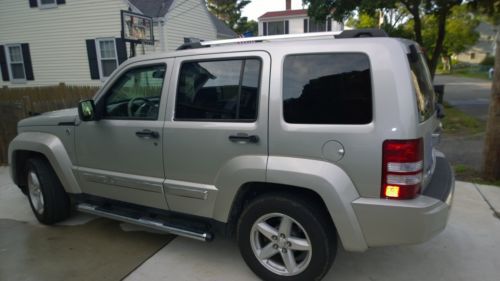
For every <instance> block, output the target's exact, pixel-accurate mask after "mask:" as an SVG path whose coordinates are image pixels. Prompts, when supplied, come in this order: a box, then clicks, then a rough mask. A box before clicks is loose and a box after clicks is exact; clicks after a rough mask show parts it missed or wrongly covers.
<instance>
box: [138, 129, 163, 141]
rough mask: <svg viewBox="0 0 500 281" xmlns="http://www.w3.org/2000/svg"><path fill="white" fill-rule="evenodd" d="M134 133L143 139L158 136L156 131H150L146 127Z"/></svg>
mask: <svg viewBox="0 0 500 281" xmlns="http://www.w3.org/2000/svg"><path fill="white" fill-rule="evenodd" d="M135 135H136V136H138V137H140V138H143V139H157V138H159V137H160V134H159V133H158V132H156V131H151V130H148V129H144V130H142V131H138V132H135Z"/></svg>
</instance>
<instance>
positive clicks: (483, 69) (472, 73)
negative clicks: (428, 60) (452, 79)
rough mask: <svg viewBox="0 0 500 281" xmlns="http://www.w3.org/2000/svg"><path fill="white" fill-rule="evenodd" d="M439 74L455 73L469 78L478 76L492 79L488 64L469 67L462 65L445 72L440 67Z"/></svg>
mask: <svg viewBox="0 0 500 281" xmlns="http://www.w3.org/2000/svg"><path fill="white" fill-rule="evenodd" d="M436 73H437V74H440V75H454V76H462V77H468V78H478V79H484V80H490V79H489V78H488V67H487V66H478V65H472V66H467V67H460V68H458V67H457V68H455V69H452V70H451V72H443V71H442V69H440V68H438V69H437V70H436Z"/></svg>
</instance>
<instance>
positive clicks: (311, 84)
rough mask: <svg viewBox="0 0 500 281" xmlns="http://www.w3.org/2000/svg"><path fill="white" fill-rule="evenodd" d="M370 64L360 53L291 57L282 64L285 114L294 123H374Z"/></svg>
mask: <svg viewBox="0 0 500 281" xmlns="http://www.w3.org/2000/svg"><path fill="white" fill-rule="evenodd" d="M370 71H371V70H370V61H369V59H368V56H367V55H366V54H361V53H328V54H301V55H289V56H287V57H286V58H285V61H284V64H283V115H284V119H285V121H286V122H287V123H295V124H367V123H370V122H371V121H372V86H371V73H370Z"/></svg>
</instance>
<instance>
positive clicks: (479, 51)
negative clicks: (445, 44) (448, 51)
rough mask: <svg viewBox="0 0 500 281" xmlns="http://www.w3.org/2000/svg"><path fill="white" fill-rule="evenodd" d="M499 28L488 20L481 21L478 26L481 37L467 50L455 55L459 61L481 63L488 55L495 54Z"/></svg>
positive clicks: (477, 30) (477, 29)
mask: <svg viewBox="0 0 500 281" xmlns="http://www.w3.org/2000/svg"><path fill="white" fill-rule="evenodd" d="M497 31H498V30H497V28H496V27H495V26H494V25H491V24H489V23H486V22H481V23H479V25H478V26H477V27H476V32H478V33H479V39H478V40H477V42H476V44H475V45H474V46H472V47H471V48H469V49H468V50H467V51H465V52H462V53H460V54H458V55H456V56H455V59H456V60H458V61H459V62H466V63H474V64H477V63H481V62H482V61H483V60H484V59H485V58H486V57H489V56H495V50H496V42H497V40H496V37H497V36H498V35H497V34H498V33H497Z"/></svg>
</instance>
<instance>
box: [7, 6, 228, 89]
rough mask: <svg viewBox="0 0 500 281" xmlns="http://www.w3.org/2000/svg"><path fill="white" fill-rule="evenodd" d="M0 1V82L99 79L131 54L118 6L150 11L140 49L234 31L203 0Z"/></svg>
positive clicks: (91, 82)
mask: <svg viewBox="0 0 500 281" xmlns="http://www.w3.org/2000/svg"><path fill="white" fill-rule="evenodd" d="M0 6H1V8H0V72H1V75H0V78H1V79H0V87H3V86H8V87H27V86H46V85H57V84H59V83H65V84H67V85H100V84H101V83H102V81H103V80H105V79H106V78H107V77H108V76H109V75H110V73H111V72H112V71H113V70H114V69H116V67H117V66H118V65H119V64H120V63H122V62H123V61H124V60H126V59H127V57H129V55H130V50H129V48H127V45H128V44H125V42H124V41H123V40H122V39H121V17H120V11H121V10H130V11H132V12H136V13H140V14H144V15H147V16H150V17H153V22H154V24H153V26H154V37H155V43H154V45H145V46H144V52H145V53H150V52H159V51H168V50H174V49H176V48H177V47H178V46H180V45H181V44H182V43H184V38H185V37H196V38H200V39H204V40H214V39H217V38H230V37H236V34H235V33H234V32H232V31H231V29H229V28H226V29H223V27H224V25H223V24H222V25H221V23H220V22H218V20H217V19H216V18H214V17H213V16H212V15H211V14H210V12H209V11H208V10H207V8H206V4H205V0H1V3H0ZM231 32H232V33H231ZM137 54H142V46H141V45H139V46H137Z"/></svg>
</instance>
